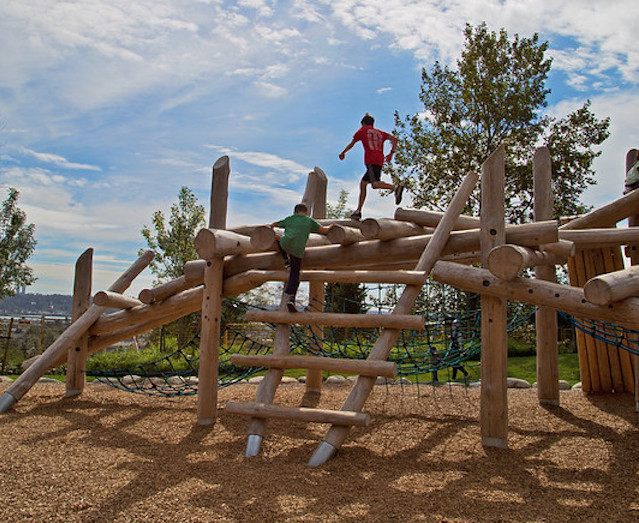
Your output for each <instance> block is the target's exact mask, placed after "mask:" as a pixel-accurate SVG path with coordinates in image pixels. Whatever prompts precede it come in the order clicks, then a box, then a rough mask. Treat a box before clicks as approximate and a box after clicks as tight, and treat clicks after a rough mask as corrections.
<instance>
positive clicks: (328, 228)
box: [317, 225, 333, 234]
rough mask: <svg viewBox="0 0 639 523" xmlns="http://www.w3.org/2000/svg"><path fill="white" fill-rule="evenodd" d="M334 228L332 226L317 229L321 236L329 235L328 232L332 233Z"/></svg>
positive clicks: (322, 226)
mask: <svg viewBox="0 0 639 523" xmlns="http://www.w3.org/2000/svg"><path fill="white" fill-rule="evenodd" d="M332 227H333V226H332V225H329V226H328V227H326V226H325V225H321V226H320V228H319V229H317V232H318V233H320V234H328V231H330V230H331V228H332Z"/></svg>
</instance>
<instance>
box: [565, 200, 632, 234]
mask: <svg viewBox="0 0 639 523" xmlns="http://www.w3.org/2000/svg"><path fill="white" fill-rule="evenodd" d="M637 208H639V191H632V192H630V193H628V194H625V195H624V196H622V197H621V198H618V199H616V200H614V201H612V202H610V203H609V204H606V205H603V206H601V207H598V208H597V209H595V210H593V211H590V212H589V213H588V214H585V215H583V216H580V217H579V218H576V219H574V220H572V221H569V222H568V223H566V224H564V225H562V226H561V230H568V229H591V228H593V227H610V226H612V225H615V224H616V223H618V222H620V221H621V220H625V219H626V218H628V217H630V216H634V215H635V214H636V212H637Z"/></svg>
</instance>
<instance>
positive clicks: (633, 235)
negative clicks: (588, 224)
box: [559, 227, 639, 248]
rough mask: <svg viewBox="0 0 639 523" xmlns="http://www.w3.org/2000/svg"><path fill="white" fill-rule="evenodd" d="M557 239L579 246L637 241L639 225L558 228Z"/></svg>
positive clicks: (638, 241)
mask: <svg viewBox="0 0 639 523" xmlns="http://www.w3.org/2000/svg"><path fill="white" fill-rule="evenodd" d="M559 239H560V240H565V241H570V242H573V243H576V244H577V245H578V246H579V247H582V248H587V247H603V246H615V245H631V244H636V243H639V227H626V228H622V229H616V228H589V229H574V230H572V229H569V230H564V229H559Z"/></svg>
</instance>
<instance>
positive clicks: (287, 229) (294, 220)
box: [277, 214, 321, 258]
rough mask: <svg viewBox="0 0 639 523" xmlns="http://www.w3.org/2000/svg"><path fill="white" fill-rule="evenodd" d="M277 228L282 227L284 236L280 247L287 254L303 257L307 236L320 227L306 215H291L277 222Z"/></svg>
mask: <svg viewBox="0 0 639 523" xmlns="http://www.w3.org/2000/svg"><path fill="white" fill-rule="evenodd" d="M277 225H278V226H279V227H284V235H283V236H282V239H281V240H280V245H281V246H282V249H284V250H285V251H286V252H288V253H289V254H292V255H293V256H297V257H298V258H303V257H304V249H306V242H307V241H308V235H309V234H310V233H311V232H315V231H316V230H318V229H319V228H320V227H321V225H320V224H319V223H318V222H316V221H315V220H314V219H313V218H311V217H310V216H306V214H292V215H291V216H287V217H286V218H284V219H283V220H280V221H279V222H277Z"/></svg>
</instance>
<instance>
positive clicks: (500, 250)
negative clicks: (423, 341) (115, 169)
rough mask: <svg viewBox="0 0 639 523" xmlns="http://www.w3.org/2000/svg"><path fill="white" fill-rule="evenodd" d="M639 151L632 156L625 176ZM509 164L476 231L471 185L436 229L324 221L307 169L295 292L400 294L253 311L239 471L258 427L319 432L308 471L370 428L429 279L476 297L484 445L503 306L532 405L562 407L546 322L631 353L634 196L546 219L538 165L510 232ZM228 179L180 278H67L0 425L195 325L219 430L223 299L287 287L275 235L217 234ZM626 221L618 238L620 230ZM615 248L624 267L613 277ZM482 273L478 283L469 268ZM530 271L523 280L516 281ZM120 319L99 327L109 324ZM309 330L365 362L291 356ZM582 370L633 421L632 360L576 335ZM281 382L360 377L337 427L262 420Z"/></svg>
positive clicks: (428, 220)
mask: <svg viewBox="0 0 639 523" xmlns="http://www.w3.org/2000/svg"><path fill="white" fill-rule="evenodd" d="M637 155H638V151H637V150H635V149H632V150H631V151H629V152H628V155H627V158H626V160H627V164H628V165H632V164H633V163H634V161H635V160H636V159H637ZM504 156H505V148H504V146H500V147H499V148H498V149H497V150H496V151H495V152H493V154H492V155H491V156H490V157H489V158H488V159H487V160H486V161H485V162H484V164H483V165H482V169H481V215H480V216H479V217H472V216H466V215H463V214H462V211H463V209H464V206H465V204H466V202H467V200H468V198H469V196H470V195H471V193H472V192H473V190H474V188H475V186H476V184H477V182H478V181H479V179H480V176H479V175H478V174H476V173H469V174H467V175H466V177H465V178H464V180H463V182H462V183H461V185H460V187H459V188H458V190H457V192H456V194H455V196H454V197H453V199H452V201H451V203H450V205H449V206H448V208H447V210H446V211H445V212H444V213H441V212H433V211H424V210H413V209H403V208H397V209H396V212H395V216H394V218H393V219H390V218H387V219H372V218H369V219H366V220H363V221H361V222H359V221H353V220H326V219H325V216H326V188H327V177H326V175H325V174H324V172H323V171H322V170H321V169H320V168H318V167H316V168H315V169H314V170H313V171H311V172H310V173H309V176H308V180H307V184H306V189H305V192H304V195H303V198H302V201H303V202H304V203H306V204H307V207H308V208H309V210H310V211H311V214H312V216H313V217H314V218H316V219H318V220H320V221H322V223H323V224H325V225H327V224H330V225H332V228H331V230H330V232H329V233H328V235H327V236H326V237H324V236H320V235H315V234H312V235H311V237H310V238H309V242H308V245H307V250H306V254H305V257H304V270H303V271H302V274H301V278H302V281H308V282H309V301H310V302H313V303H320V304H321V303H323V300H324V284H325V283H326V282H357V283H360V282H361V283H394V284H401V285H405V287H404V290H403V292H402V294H401V297H400V298H399V301H398V302H397V304H396V306H395V309H394V310H393V311H392V313H391V314H388V315H373V314H336V313H324V312H297V313H291V312H288V311H287V310H286V307H285V304H284V303H282V304H281V306H280V310H276V311H261V310H249V311H248V312H247V316H246V317H247V320H248V321H253V322H269V323H274V324H276V327H275V337H274V342H273V349H272V353H271V354H268V355H264V356H257V355H252V356H249V355H243V354H234V355H233V356H232V358H231V361H232V363H234V364H235V365H246V366H260V367H266V368H267V369H268V371H267V373H266V375H265V376H264V379H263V380H262V381H261V383H260V384H259V386H258V388H257V392H256V396H255V401H254V402H251V403H240V402H228V403H227V404H226V407H225V412H226V413H233V414H240V415H245V416H248V417H249V418H250V422H249V428H248V440H247V446H246V454H245V455H246V456H247V457H250V456H255V455H257V454H259V452H260V447H261V443H262V440H263V437H264V433H265V427H266V420H267V419H268V418H271V417H279V418H287V419H290V420H298V421H302V422H320V423H326V424H328V425H330V427H329V429H328V431H327V432H326V435H325V436H324V438H323V441H322V442H321V443H320V444H319V446H318V448H317V449H316V451H315V453H314V454H313V456H312V457H311V458H310V461H309V465H311V466H318V465H321V464H323V463H325V462H326V461H328V460H329V459H331V457H332V456H333V455H334V454H335V453H336V451H337V450H338V449H339V448H340V446H341V445H342V443H343V442H344V441H345V439H346V438H347V436H348V432H349V429H350V427H351V426H354V425H367V424H368V423H369V421H370V418H369V415H368V414H366V413H364V412H362V409H363V407H364V405H365V402H366V399H367V398H368V396H369V394H370V392H371V390H372V388H373V386H374V384H375V383H376V380H377V378H378V377H379V376H385V377H394V376H395V375H396V373H397V367H396V364H395V363H393V362H390V361H387V358H388V356H389V353H390V351H391V349H392V348H393V346H394V344H395V342H396V340H397V338H398V336H399V334H400V333H401V330H402V329H420V328H422V327H423V322H424V320H423V317H421V316H417V315H413V314H411V312H412V309H413V306H414V304H415V301H416V299H417V297H418V296H419V293H420V291H421V289H422V286H423V285H424V284H425V283H426V282H427V280H428V279H429V278H432V279H433V280H435V281H438V282H441V283H444V284H447V285H451V286H454V287H457V288H459V289H462V290H464V291H468V292H474V293H478V294H480V295H481V405H480V420H479V421H480V428H481V439H482V444H483V445H484V446H488V447H498V448H506V447H507V446H508V398H507V332H506V324H507V318H506V304H507V301H508V300H512V301H519V302H526V303H530V304H533V305H536V306H537V307H538V309H537V312H536V334H537V380H538V385H537V394H538V399H539V402H540V403H542V404H548V405H558V404H559V401H560V396H559V379H558V350H557V310H560V311H564V312H566V313H569V314H571V315H573V316H575V317H576V318H580V319H584V320H596V321H599V322H607V323H609V324H614V325H616V326H620V327H623V328H625V329H627V331H624V332H625V333H626V334H625V336H626V337H627V339H628V341H629V342H631V343H634V344H635V345H634V346H635V347H636V343H637V341H639V340H638V339H637V335H638V334H639V333H638V332H637V331H639V298H637V297H634V295H636V294H638V293H639V268H638V267H637V265H639V249H638V248H637V247H638V246H639V227H637V226H636V224H637V223H638V222H639V191H633V192H630V193H628V194H626V195H624V196H622V197H620V198H618V199H616V200H614V201H613V202H611V203H609V204H607V205H604V206H602V207H600V208H598V209H595V210H593V211H591V212H589V213H587V214H585V215H582V216H578V217H572V218H566V219H564V220H562V221H561V223H558V222H557V220H555V219H553V194H552V183H551V178H552V172H551V162H550V154H549V151H548V149H546V148H540V149H538V150H537V151H536V153H535V156H534V161H533V173H532V175H533V179H534V217H535V221H533V222H530V223H525V224H521V225H509V224H506V223H505V219H504V186H505V181H504V180H505V157H504ZM229 176H230V167H229V159H228V157H226V156H225V157H222V158H220V159H219V160H218V161H217V162H216V163H215V164H214V166H213V180H212V188H211V214H210V219H209V224H208V228H205V229H202V230H201V231H200V232H199V233H198V235H197V237H196V240H195V244H196V249H197V252H198V254H199V255H200V258H201V259H200V260H196V261H193V262H189V263H187V264H186V266H185V267H184V274H183V276H181V277H180V278H177V279H175V280H171V281H169V282H167V283H164V284H162V285H159V286H157V287H155V288H150V289H144V290H143V291H142V292H140V293H139V296H138V298H137V299H136V298H132V297H128V296H125V295H124V294H123V293H124V292H125V291H126V289H127V288H128V287H129V286H130V284H131V282H132V281H133V280H134V279H135V277H136V276H137V275H138V274H139V273H140V272H141V271H142V270H143V269H144V268H145V267H146V266H147V265H148V264H149V263H150V261H151V260H152V258H153V253H152V252H151V251H147V252H145V253H144V254H143V255H142V256H140V258H139V259H138V260H136V261H135V262H134V263H133V264H132V265H131V267H130V268H129V269H128V270H127V271H126V272H124V273H123V274H122V275H121V276H120V278H118V279H117V281H115V282H114V283H113V284H112V285H111V286H110V287H109V288H108V289H107V290H105V291H99V292H97V293H95V294H94V295H93V297H92V290H91V280H92V253H93V251H92V249H88V250H87V251H86V252H85V253H83V254H82V256H80V258H79V259H78V261H77V263H76V268H75V283H74V293H73V323H72V324H71V326H70V327H69V328H68V329H67V330H66V331H65V332H64V333H63V334H62V335H61V336H60V337H59V338H58V339H57V340H56V341H55V342H54V343H53V344H52V345H51V346H49V347H48V348H47V350H46V351H45V352H44V353H43V354H42V355H41V356H40V357H38V358H36V359H34V360H33V361H31V363H30V365H29V366H28V367H27V368H26V370H25V371H24V372H23V373H22V374H21V375H20V377H19V378H18V379H17V380H16V381H15V382H14V383H13V384H12V385H11V386H9V387H8V388H7V389H6V390H5V392H4V394H3V395H2V396H1V397H0V413H4V412H6V411H8V410H9V409H11V408H12V407H13V406H14V405H15V404H16V402H18V401H19V400H20V398H22V396H23V395H24V394H26V393H27V392H28V391H29V389H30V388H31V387H32V386H33V385H34V384H35V383H36V381H37V380H38V379H39V378H40V377H41V376H42V375H43V374H44V373H45V372H46V371H47V370H49V369H50V368H53V367H55V366H58V365H60V364H61V363H64V362H66V363H67V379H66V395H67V396H69V397H72V396H77V395H79V394H81V393H82V390H83V388H84V385H85V368H86V361H87V356H88V355H89V354H91V353H94V352H96V351H99V350H101V349H103V348H105V347H108V346H110V345H112V344H114V343H117V342H118V341H121V340H125V339H129V338H131V337H133V336H135V335H137V334H140V333H143V332H146V331H149V330H151V329H153V328H155V327H157V326H160V325H163V324H166V323H169V322H171V321H174V320H176V319H178V318H180V317H183V316H185V315H187V314H190V313H192V312H196V311H198V310H201V314H202V326H201V334H200V352H199V354H200V366H199V370H198V378H199V384H198V392H197V394H198V396H197V423H198V424H200V425H210V424H213V423H215V421H216V418H217V415H218V401H217V387H218V353H219V348H220V338H221V332H220V330H221V329H220V325H221V321H220V319H221V307H222V300H223V297H225V296H226V297H231V296H235V295H237V294H240V293H242V292H245V291H248V290H250V289H253V288H255V287H258V286H260V285H262V284H263V283H265V282H269V281H286V279H287V278H288V272H287V271H285V270H284V266H283V261H282V258H281V256H280V255H279V253H278V252H277V251H276V247H275V244H274V240H275V238H274V232H273V230H272V229H270V228H269V227H265V226H245V227H237V228H234V229H227V224H226V218H227V201H228V188H229ZM626 219H628V224H629V225H628V227H623V228H622V227H617V224H618V223H619V222H621V221H623V220H626ZM622 246H625V248H626V255H627V257H628V258H629V260H630V266H628V267H625V266H624V258H623V256H622V251H621V249H622ZM478 264H481V268H480V267H478V266H477V265H478ZM563 264H566V265H567V267H568V272H569V275H570V285H562V284H559V283H557V282H556V266H557V265H563ZM526 269H533V270H534V274H535V276H534V277H531V276H524V275H522V272H523V271H524V270H526ZM109 308H111V309H113V308H115V309H118V310H117V311H116V312H110V313H107V312H106V311H107V309H109ZM291 324H297V325H305V326H308V328H309V329H311V330H312V331H313V333H314V334H315V338H314V339H315V340H318V341H316V343H321V340H322V326H323V325H331V326H353V327H377V328H379V329H380V333H379V336H378V337H377V339H376V341H375V344H374V346H373V348H372V349H371V351H370V353H369V355H368V358H367V359H366V360H349V359H335V358H326V357H320V356H314V355H306V356H305V355H290V354H289V352H290V344H289V343H290V339H289V338H290V325H291ZM577 341H578V351H579V366H580V373H581V379H582V388H583V391H584V393H596V392H606V393H612V392H615V393H619V392H631V393H633V392H634V398H635V406H636V410H637V412H639V356H637V355H636V354H633V353H631V352H630V351H628V350H625V349H623V348H621V347H620V346H618V345H614V344H610V343H606V342H605V341H602V340H601V339H596V338H595V337H592V336H588V335H586V334H585V333H583V332H578V340H577ZM288 368H294V369H306V370H307V375H306V393H307V394H315V395H320V394H321V388H322V375H321V372H322V371H331V372H337V373H344V374H354V375H357V379H356V381H355V383H354V385H353V387H352V389H351V391H350V393H349V395H348V397H347V398H346V400H345V401H344V404H343V405H342V408H341V409H340V410H336V411H330V410H324V409H319V408H309V407H299V408H293V407H284V406H278V405H274V404H273V400H274V397H275V393H276V389H277V387H278V385H279V384H280V382H281V379H282V377H283V374H284V371H285V370H286V369H288Z"/></svg>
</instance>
